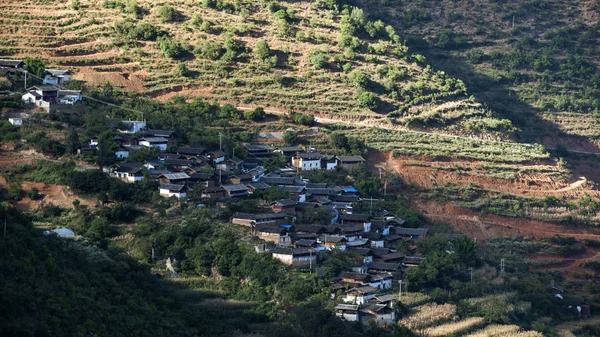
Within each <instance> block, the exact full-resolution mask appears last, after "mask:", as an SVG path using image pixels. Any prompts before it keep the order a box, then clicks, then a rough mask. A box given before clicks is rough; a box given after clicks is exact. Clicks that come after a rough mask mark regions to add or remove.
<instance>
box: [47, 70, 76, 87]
mask: <svg viewBox="0 0 600 337" xmlns="http://www.w3.org/2000/svg"><path fill="white" fill-rule="evenodd" d="M69 78H71V71H70V70H60V69H46V70H45V71H44V81H43V84H49V85H59V86H60V85H63V83H64V82H66V81H68V80H69Z"/></svg>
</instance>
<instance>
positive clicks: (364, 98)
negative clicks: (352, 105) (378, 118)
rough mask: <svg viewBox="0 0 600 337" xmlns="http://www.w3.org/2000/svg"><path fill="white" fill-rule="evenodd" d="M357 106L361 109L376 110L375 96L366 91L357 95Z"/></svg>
mask: <svg viewBox="0 0 600 337" xmlns="http://www.w3.org/2000/svg"><path fill="white" fill-rule="evenodd" d="M358 105H359V106H360V107H361V108H368V109H371V110H375V109H377V106H378V105H379V103H378V101H377V96H375V95H374V94H373V93H370V92H368V91H363V92H361V93H360V95H358Z"/></svg>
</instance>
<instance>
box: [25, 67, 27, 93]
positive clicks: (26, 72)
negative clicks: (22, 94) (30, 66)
mask: <svg viewBox="0 0 600 337" xmlns="http://www.w3.org/2000/svg"><path fill="white" fill-rule="evenodd" d="M25 90H27V70H25Z"/></svg>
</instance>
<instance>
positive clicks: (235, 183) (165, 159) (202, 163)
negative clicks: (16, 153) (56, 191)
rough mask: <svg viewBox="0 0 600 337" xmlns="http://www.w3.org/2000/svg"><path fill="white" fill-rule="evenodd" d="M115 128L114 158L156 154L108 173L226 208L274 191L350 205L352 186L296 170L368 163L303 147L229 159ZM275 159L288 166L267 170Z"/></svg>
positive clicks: (153, 134) (163, 134)
mask: <svg viewBox="0 0 600 337" xmlns="http://www.w3.org/2000/svg"><path fill="white" fill-rule="evenodd" d="M113 127H114V129H115V130H116V131H118V132H117V134H116V135H115V136H114V138H113V140H114V141H115V143H116V144H117V145H118V149H117V150H116V151H115V157H116V158H118V159H125V158H128V157H129V154H130V153H131V151H135V150H140V149H144V150H155V151H156V152H157V156H156V158H155V159H151V160H147V161H145V162H137V163H125V162H119V163H117V164H114V165H112V166H110V167H109V168H107V169H106V171H107V173H108V174H109V175H111V176H113V177H116V178H119V179H121V180H123V181H125V182H129V183H135V182H137V181H141V180H142V179H144V176H145V175H146V174H147V175H149V176H150V178H152V179H154V180H156V181H159V182H160V183H161V186H160V195H162V196H165V197H175V198H178V199H183V198H187V196H188V195H187V194H188V192H189V191H194V192H195V193H196V195H200V196H201V199H203V200H206V201H207V202H210V203H211V204H213V203H217V202H218V204H219V205H223V204H226V203H227V202H235V201H237V200H239V199H240V198H244V197H247V196H248V195H250V194H252V193H254V192H255V191H256V190H260V189H267V188H270V187H274V188H277V189H279V190H282V191H287V192H289V193H290V195H292V196H293V197H294V199H295V201H296V202H301V203H304V202H307V201H309V199H310V201H312V202H315V203H318V204H319V205H325V204H329V203H332V206H337V207H348V203H347V202H348V201H355V200H357V198H358V196H357V195H356V192H357V191H356V190H355V189H353V188H351V187H346V188H343V187H331V188H329V187H327V186H326V185H324V184H307V183H306V182H305V181H304V180H302V179H301V178H299V177H298V172H299V171H300V170H302V171H309V170H315V169H325V170H333V169H337V168H338V167H342V168H351V167H353V166H355V165H357V164H360V163H364V162H365V159H364V158H362V157H361V156H326V155H321V154H319V153H318V152H314V151H311V150H312V149H309V150H308V151H309V152H307V151H305V149H303V148H300V147H279V148H274V147H272V146H269V145H263V144H245V145H244V146H243V150H244V151H245V152H246V153H247V156H246V159H245V160H242V159H239V158H236V157H233V158H228V157H227V156H226V154H225V153H224V152H223V151H221V150H215V151H208V150H207V149H206V148H204V147H200V146H198V147H176V144H177V133H176V132H175V131H172V130H153V129H149V128H148V127H147V125H146V122H145V121H120V122H115V123H113ZM98 142H99V139H98V137H93V138H92V139H91V140H90V142H89V144H88V146H87V147H86V148H83V149H81V150H80V151H81V153H87V152H93V151H95V150H96V148H97V146H98ZM307 154H308V155H309V156H307ZM271 156H285V157H286V158H288V159H289V163H290V165H286V167H282V168H280V169H278V170H276V171H274V172H267V170H266V169H265V168H264V166H263V163H264V161H265V160H266V159H267V158H269V157H271ZM330 197H331V198H330ZM272 206H273V210H275V211H287V210H290V209H291V208H293V207H294V204H291V203H290V201H285V200H284V201H278V202H276V203H275V204H273V205H272Z"/></svg>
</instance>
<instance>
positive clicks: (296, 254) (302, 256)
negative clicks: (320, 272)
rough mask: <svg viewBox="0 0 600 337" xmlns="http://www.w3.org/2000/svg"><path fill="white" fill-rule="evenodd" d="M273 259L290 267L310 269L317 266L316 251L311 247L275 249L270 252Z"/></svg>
mask: <svg viewBox="0 0 600 337" xmlns="http://www.w3.org/2000/svg"><path fill="white" fill-rule="evenodd" d="M271 254H273V258H274V259H275V260H278V261H279V262H281V263H283V264H285V265H288V266H292V267H297V268H300V267H303V268H307V267H312V268H315V267H316V266H317V251H316V250H315V249H314V248H311V247H301V248H281V247H276V248H274V249H272V250H271Z"/></svg>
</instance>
